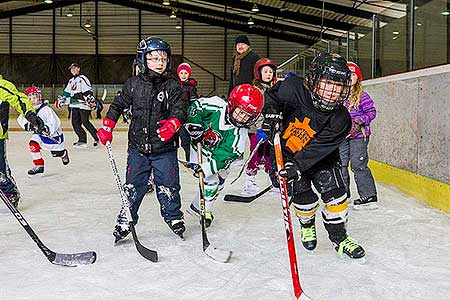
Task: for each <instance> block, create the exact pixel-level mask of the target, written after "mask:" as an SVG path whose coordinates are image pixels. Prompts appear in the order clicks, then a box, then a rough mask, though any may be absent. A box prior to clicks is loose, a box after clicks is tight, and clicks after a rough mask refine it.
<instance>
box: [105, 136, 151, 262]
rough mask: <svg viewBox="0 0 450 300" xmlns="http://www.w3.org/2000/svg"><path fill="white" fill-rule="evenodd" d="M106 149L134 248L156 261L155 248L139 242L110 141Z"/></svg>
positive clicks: (145, 256)
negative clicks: (152, 248)
mask: <svg viewBox="0 0 450 300" xmlns="http://www.w3.org/2000/svg"><path fill="white" fill-rule="evenodd" d="M106 150H108V157H109V162H110V163H111V168H112V171H113V173H114V177H115V179H116V184H117V188H118V189H119V193H120V199H121V200H122V207H123V208H124V209H125V214H126V216H127V219H128V225H129V226H130V228H131V233H132V235H133V240H134V244H135V245H136V250H137V251H138V252H139V254H140V255H142V256H143V257H144V258H145V259H148V260H150V261H152V262H157V261H158V252H156V251H155V250H151V249H148V248H146V247H144V246H143V245H142V244H141V243H140V242H139V239H138V237H137V234H136V230H135V228H134V223H133V218H132V217H131V212H130V202H129V201H128V198H127V195H126V194H125V190H124V189H123V185H122V182H121V180H120V175H119V171H118V170H117V164H116V161H115V159H114V157H113V153H112V148H111V143H110V142H106Z"/></svg>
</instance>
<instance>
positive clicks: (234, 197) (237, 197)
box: [223, 185, 273, 203]
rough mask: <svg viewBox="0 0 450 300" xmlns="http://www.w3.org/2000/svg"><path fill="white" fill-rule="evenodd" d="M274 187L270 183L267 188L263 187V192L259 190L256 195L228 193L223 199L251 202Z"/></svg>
mask: <svg viewBox="0 0 450 300" xmlns="http://www.w3.org/2000/svg"><path fill="white" fill-rule="evenodd" d="M272 188H273V186H272V185H269V186H268V187H266V188H265V189H263V190H262V191H261V192H259V193H258V194H256V195H253V196H241V195H231V194H227V195H225V197H223V201H227V202H240V203H250V202H253V201H255V200H256V199H258V198H259V197H261V196H262V195H264V194H265V193H267V192H268V191H270V190H271V189H272Z"/></svg>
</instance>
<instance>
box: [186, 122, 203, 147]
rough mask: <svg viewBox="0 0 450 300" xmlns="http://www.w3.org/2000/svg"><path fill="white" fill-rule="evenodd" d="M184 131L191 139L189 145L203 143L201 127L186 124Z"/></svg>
mask: <svg viewBox="0 0 450 300" xmlns="http://www.w3.org/2000/svg"><path fill="white" fill-rule="evenodd" d="M185 128H186V131H187V132H188V133H189V136H190V137H191V144H192V145H197V144H198V143H202V142H203V131H204V130H205V129H204V128H203V126H202V125H198V124H190V123H189V124H186V126H185Z"/></svg>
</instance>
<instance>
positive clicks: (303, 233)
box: [300, 223, 317, 252]
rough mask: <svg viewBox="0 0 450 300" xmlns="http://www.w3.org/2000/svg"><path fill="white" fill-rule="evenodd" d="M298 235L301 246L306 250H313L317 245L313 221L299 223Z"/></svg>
mask: <svg viewBox="0 0 450 300" xmlns="http://www.w3.org/2000/svg"><path fill="white" fill-rule="evenodd" d="M300 237H301V240H302V244H303V247H305V249H306V250H308V251H311V252H312V251H313V250H314V249H316V246H317V234H316V225H315V224H314V223H312V224H307V225H301V228H300Z"/></svg>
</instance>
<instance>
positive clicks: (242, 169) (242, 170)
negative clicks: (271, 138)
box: [230, 139, 263, 184]
mask: <svg viewBox="0 0 450 300" xmlns="http://www.w3.org/2000/svg"><path fill="white" fill-rule="evenodd" d="M262 143H263V139H260V140H259V141H258V144H256V147H255V149H253V151H252V153H250V155H249V156H248V157H247V159H246V160H245V162H244V164H243V165H242V168H241V170H240V171H239V174H238V176H237V177H236V178H235V179H233V181H231V183H230V184H233V183H235V182H236V180H238V179H239V177H241V175H242V173H243V172H244V170H245V169H246V168H247V165H248V162H249V161H250V160H251V159H252V158H253V156H254V155H255V153H256V151H258V148H259V146H261V144H262Z"/></svg>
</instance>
